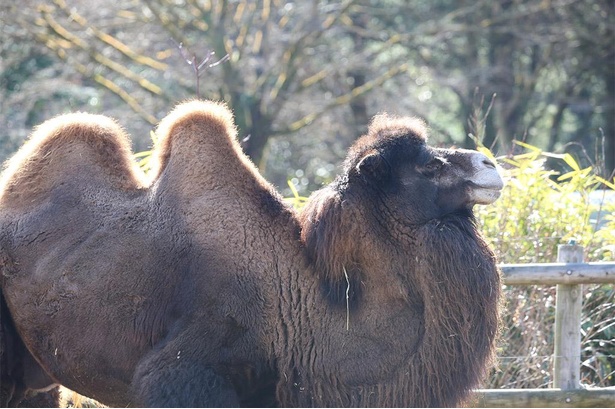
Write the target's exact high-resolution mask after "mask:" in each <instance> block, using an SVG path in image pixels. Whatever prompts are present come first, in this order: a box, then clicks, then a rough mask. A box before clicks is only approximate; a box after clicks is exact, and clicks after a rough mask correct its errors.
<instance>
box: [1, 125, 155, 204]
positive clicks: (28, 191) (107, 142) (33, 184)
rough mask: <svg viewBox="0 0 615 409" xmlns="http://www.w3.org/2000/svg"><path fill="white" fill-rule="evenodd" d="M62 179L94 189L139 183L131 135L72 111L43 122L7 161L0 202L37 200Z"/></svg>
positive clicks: (62, 182)
mask: <svg viewBox="0 0 615 409" xmlns="http://www.w3.org/2000/svg"><path fill="white" fill-rule="evenodd" d="M65 184H68V185H77V186H76V187H77V188H84V189H97V190H98V191H100V190H104V189H113V190H122V191H128V190H135V189H140V188H142V187H143V174H142V172H141V171H140V170H139V169H138V166H137V164H136V163H135V161H134V160H133V157H132V151H131V148H130V139H129V137H128V135H127V134H126V132H125V131H124V130H123V129H122V128H121V127H120V126H119V125H118V124H117V123H116V122H115V121H114V120H112V119H111V118H108V117H106V116H103V115H93V114H87V113H73V114H65V115H60V116H58V117H55V118H53V119H50V120H48V121H46V122H44V123H42V124H41V125H40V126H38V127H37V128H36V129H35V130H34V132H33V133H32V135H31V136H30V138H29V139H28V140H27V141H26V143H25V144H24V145H23V146H22V147H21V149H20V150H19V151H18V152H17V153H16V154H15V155H14V156H13V157H12V158H11V159H10V160H9V161H8V162H7V163H6V165H5V169H4V171H3V173H2V175H1V177H0V204H1V205H2V206H6V207H21V206H25V205H30V204H33V203H38V202H39V201H40V200H43V198H44V197H47V196H48V195H49V194H50V193H51V192H52V191H53V190H54V189H55V188H57V187H59V186H62V185H65Z"/></svg>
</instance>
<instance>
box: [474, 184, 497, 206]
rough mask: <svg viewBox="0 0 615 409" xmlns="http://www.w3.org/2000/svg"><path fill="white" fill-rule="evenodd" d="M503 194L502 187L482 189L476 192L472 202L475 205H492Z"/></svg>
mask: <svg viewBox="0 0 615 409" xmlns="http://www.w3.org/2000/svg"><path fill="white" fill-rule="evenodd" d="M501 192H502V189H501V188H500V187H480V188H477V189H475V190H474V192H473V195H472V199H473V200H472V201H473V202H474V203H475V204H491V203H493V202H495V201H496V200H497V199H498V198H499V197H500V194H501Z"/></svg>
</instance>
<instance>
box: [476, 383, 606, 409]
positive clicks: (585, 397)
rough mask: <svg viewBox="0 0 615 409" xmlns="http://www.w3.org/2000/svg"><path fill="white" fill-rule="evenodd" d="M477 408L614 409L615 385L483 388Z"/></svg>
mask: <svg viewBox="0 0 615 409" xmlns="http://www.w3.org/2000/svg"><path fill="white" fill-rule="evenodd" d="M470 405H471V406H474V407H477V408H612V407H613V406H615V387H610V388H593V389H571V390H561V389H481V390H478V391H476V394H475V397H474V402H471V403H470Z"/></svg>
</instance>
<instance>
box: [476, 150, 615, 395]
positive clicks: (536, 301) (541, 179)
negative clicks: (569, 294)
mask: <svg viewBox="0 0 615 409" xmlns="http://www.w3.org/2000/svg"><path fill="white" fill-rule="evenodd" d="M518 144H519V145H520V146H522V147H523V148H524V149H525V150H526V152H525V153H523V154H519V155H515V156H513V157H508V158H498V159H497V161H498V163H499V164H500V165H501V166H502V168H503V170H502V174H503V177H504V179H505V183H506V186H505V188H504V190H503V192H502V196H501V197H500V199H499V200H498V201H497V202H495V203H494V204H492V205H490V206H484V207H478V208H477V209H476V214H477V217H478V220H479V223H480V224H481V226H482V230H483V232H484V234H485V237H486V238H487V240H488V241H489V242H490V243H491V245H492V247H493V249H494V251H495V252H496V254H497V256H498V258H499V260H500V262H502V263H552V262H555V261H556V260H557V245H558V244H562V243H567V242H568V241H570V240H575V241H576V242H577V243H578V244H580V245H582V246H584V248H585V260H586V261H613V260H614V255H615V217H614V214H615V200H613V199H611V201H610V202H606V201H605V200H604V198H605V197H606V195H607V192H606V191H605V192H604V193H601V192H600V191H598V190H597V188H598V187H599V186H601V185H602V186H607V187H609V188H611V189H613V188H615V186H613V184H612V183H611V182H608V181H605V180H604V179H602V178H600V177H599V176H597V175H596V174H594V172H593V170H592V168H585V169H581V168H580V167H579V166H578V164H577V163H576V161H575V160H574V159H573V158H572V156H570V155H568V154H564V155H555V154H551V153H547V152H542V151H541V150H540V149H538V148H536V147H533V146H530V145H527V144H523V143H520V142H518ZM478 149H479V150H481V151H483V152H484V153H486V154H488V155H491V154H490V153H489V151H488V150H486V149H485V148H483V147H479V148H478ZM547 159H550V160H556V161H561V162H562V164H565V165H566V166H567V167H568V168H569V169H570V171H569V172H568V173H565V174H562V175H559V174H557V172H554V171H551V170H547V169H546V168H545V166H544V165H545V161H546V160H547ZM609 193H612V192H609ZM598 227H600V229H598ZM555 296H556V294H555V287H553V286H504V300H503V317H502V319H503V325H502V334H501V337H500V344H499V348H498V356H499V364H498V367H497V368H496V369H495V370H494V371H493V372H492V376H491V377H490V378H489V380H488V384H486V385H485V387H488V388H501V387H505V388H538V387H547V386H549V387H552V386H553V384H552V375H553V339H554V335H553V324H554V316H555ZM614 299H615V294H614V290H613V286H612V285H602V286H599V285H590V286H584V307H583V318H582V320H583V323H582V327H583V330H582V368H581V380H582V383H583V384H589V385H596V386H612V385H613V384H614V381H615V376H614V374H613V370H615V341H614V339H615V304H614Z"/></svg>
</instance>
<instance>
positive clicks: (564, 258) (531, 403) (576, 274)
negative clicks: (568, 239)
mask: <svg viewBox="0 0 615 409" xmlns="http://www.w3.org/2000/svg"><path fill="white" fill-rule="evenodd" d="M557 261H558V262H557V263H551V264H503V265H501V266H500V268H501V270H502V273H503V276H504V283H505V284H506V285H538V284H540V285H557V290H556V291H557V295H556V304H555V341H554V343H555V345H554V351H553V359H554V362H553V367H554V368H553V370H554V373H553V386H554V388H552V389H479V390H477V391H476V400H475V404H474V406H476V407H485V408H492V407H500V408H502V407H509V408H517V407H519V408H520V407H526V408H532V407H542V408H548V407H559V408H565V407H576V408H578V407H605V408H608V407H615V387H608V388H583V387H582V386H581V383H580V372H581V307H582V301H583V290H582V285H583V284H615V263H585V262H584V261H583V247H581V246H578V245H575V244H562V245H560V246H559V247H558V254H557Z"/></svg>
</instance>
